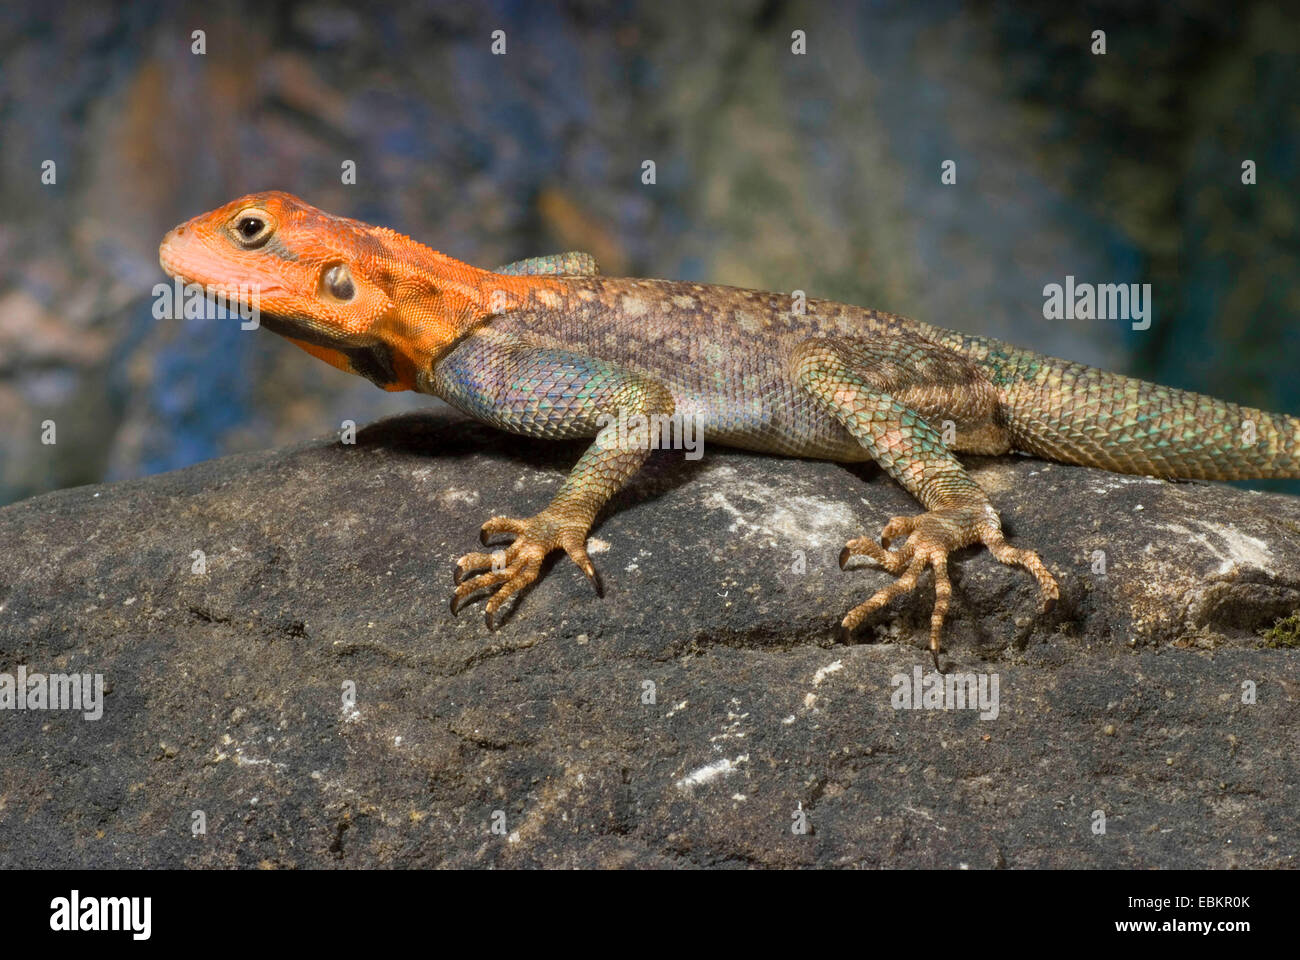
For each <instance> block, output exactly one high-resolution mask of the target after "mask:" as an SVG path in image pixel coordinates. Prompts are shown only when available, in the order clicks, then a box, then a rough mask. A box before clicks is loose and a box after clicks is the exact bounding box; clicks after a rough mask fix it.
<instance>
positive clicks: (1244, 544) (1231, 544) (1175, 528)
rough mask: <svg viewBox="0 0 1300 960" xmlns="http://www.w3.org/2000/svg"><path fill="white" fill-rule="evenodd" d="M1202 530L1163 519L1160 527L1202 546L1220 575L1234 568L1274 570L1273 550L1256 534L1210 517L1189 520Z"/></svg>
mask: <svg viewBox="0 0 1300 960" xmlns="http://www.w3.org/2000/svg"><path fill="white" fill-rule="evenodd" d="M1191 522H1193V523H1195V524H1196V525H1197V526H1198V527H1200V528H1201V530H1202V531H1204V532H1198V531H1196V530H1191V529H1189V528H1187V527H1185V526H1183V525H1182V524H1178V523H1167V524H1165V525H1164V529H1166V530H1168V531H1169V532H1170V533H1174V534H1177V535H1179V536H1183V537H1186V538H1187V542H1188V543H1189V544H1191V545H1192V546H1195V547H1198V548H1201V549H1203V550H1205V551H1206V552H1207V553H1208V554H1209V555H1210V556H1212V557H1214V558H1215V559H1217V560H1218V561H1219V566H1218V568H1217V569H1216V570H1215V573H1217V574H1220V575H1223V574H1228V573H1232V572H1233V571H1234V570H1261V571H1263V572H1264V573H1270V574H1271V573H1273V572H1274V563H1275V561H1274V558H1273V551H1272V550H1271V549H1269V545H1268V544H1267V543H1265V542H1264V541H1263V540H1261V539H1259V538H1258V537H1252V536H1249V535H1248V534H1245V533H1242V532H1241V531H1240V530H1237V529H1234V528H1233V527H1230V526H1227V525H1226V524H1222V523H1217V522H1215V521H1213V520H1193V521H1191Z"/></svg>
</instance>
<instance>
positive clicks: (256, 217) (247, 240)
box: [230, 210, 274, 250]
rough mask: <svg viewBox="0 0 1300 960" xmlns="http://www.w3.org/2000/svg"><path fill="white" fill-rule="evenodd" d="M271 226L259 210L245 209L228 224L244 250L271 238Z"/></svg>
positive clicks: (254, 247)
mask: <svg viewBox="0 0 1300 960" xmlns="http://www.w3.org/2000/svg"><path fill="white" fill-rule="evenodd" d="M273 229H274V228H273V227H272V224H271V220H270V218H269V217H267V216H265V215H263V214H262V212H261V211H260V210H245V211H244V212H243V213H241V214H240V215H239V216H237V217H235V219H234V220H233V221H232V222H231V224H230V232H231V234H232V235H233V236H234V238H235V240H236V241H237V242H238V243H239V245H240V246H241V247H243V248H244V249H245V250H254V249H256V248H257V247H260V246H261V245H262V244H264V243H266V241H267V240H270V239H271V233H272V232H273Z"/></svg>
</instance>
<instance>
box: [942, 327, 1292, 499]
mask: <svg viewBox="0 0 1300 960" xmlns="http://www.w3.org/2000/svg"><path fill="white" fill-rule="evenodd" d="M941 342H943V343H944V345H945V346H949V347H952V348H953V349H957V350H959V352H961V353H965V354H966V355H967V356H969V357H970V358H971V359H972V360H974V361H975V362H976V363H977V364H978V365H979V366H980V367H982V368H983V369H984V370H985V371H986V372H987V373H988V375H989V376H990V377H991V378H992V380H993V382H994V384H995V385H996V386H997V388H998V391H999V394H1000V396H1001V399H1002V408H1003V411H1004V413H1005V415H1006V418H1007V424H1006V426H1007V431H1008V434H1009V436H1010V440H1011V444H1012V447H1013V448H1014V449H1016V450H1020V451H1023V452H1025V453H1030V454H1033V455H1035V456H1040V457H1047V458H1050V459H1053V460H1059V461H1062V462H1064V463H1074V464H1080V465H1083V466H1091V467H1101V468H1103V469H1106V470H1113V471H1116V472H1118V473H1131V474H1147V475H1150V476H1156V477H1164V478H1175V477H1178V478H1191V479H1201V480H1251V479H1256V478H1262V477H1300V419H1297V418H1296V417H1292V416H1287V415H1285V414H1277V413H1268V412H1266V411H1263V410H1256V409H1255V408H1253V407H1247V406H1242V405H1240V404H1236V403H1230V402H1228V401H1226V400H1219V399H1217V398H1215V397H1209V396H1206V395H1204V394H1200V393H1193V392H1191V391H1189V390H1178V389H1175V388H1173V387H1163V386H1160V385H1158V384H1154V383H1148V382H1146V381H1144V380H1137V379H1135V378H1133V377H1126V376H1123V375H1121V374H1117V373H1110V372H1108V371H1105V370H1099V369H1097V368H1095V367H1089V366H1085V365H1084V364H1081V363H1074V362H1072V361H1069V360H1060V359H1057V358H1055V357H1048V356H1044V355H1042V354H1038V353H1034V352H1032V351H1029V350H1022V349H1020V348H1018V347H1013V346H1011V345H1010V344H1006V343H1001V342H999V341H997V340H992V339H989V338H986V337H969V336H965V335H962V334H953V335H950V336H946V337H943V338H942V341H941Z"/></svg>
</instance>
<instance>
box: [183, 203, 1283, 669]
mask: <svg viewBox="0 0 1300 960" xmlns="http://www.w3.org/2000/svg"><path fill="white" fill-rule="evenodd" d="M159 261H160V263H161V264H162V267H163V269H164V270H165V271H166V272H167V273H168V274H169V275H171V276H173V277H180V278H182V279H183V280H185V281H186V282H191V283H199V284H203V285H205V286H210V287H225V288H230V287H232V286H237V285H239V284H252V285H255V287H256V289H257V291H258V294H259V301H258V303H257V306H258V307H259V308H260V313H261V322H262V324H263V325H265V326H267V327H268V328H270V329H271V330H273V331H274V332H276V333H278V334H280V335H282V336H284V337H287V338H288V339H290V340H291V341H293V342H294V343H296V344H297V345H298V346H300V347H302V348H303V349H304V350H307V351H308V352H309V353H311V354H313V355H314V356H317V357H320V358H321V359H323V360H325V361H326V362H328V363H330V364H332V365H333V366H335V367H338V368H339V369H341V370H346V371H349V372H353V373H357V374H360V375H362V376H365V377H367V378H369V379H370V380H372V381H373V382H374V383H376V384H377V385H379V386H380V387H383V388H384V389H386V390H419V391H422V392H425V393H430V394H434V395H436V396H439V397H442V398H443V399H444V400H446V401H447V402H449V403H451V404H452V405H454V406H456V407H459V408H460V409H461V410H464V411H465V412H467V413H469V414H471V415H472V416H474V417H477V418H478V419H480V420H484V421H486V422H488V423H491V424H494V425H496V426H498V427H501V428H502V429H505V430H509V431H511V432H514V433H518V434H522V435H525V436H532V437H553V438H562V437H594V438H596V442H594V443H593V444H592V445H591V447H589V448H588V450H587V452H586V453H584V454H583V456H582V458H581V459H580V460H579V461H578V464H577V466H575V467H574V469H573V472H572V473H571V474H570V475H569V478H568V479H567V480H566V481H565V483H564V485H563V486H562V487H561V489H560V492H559V493H558V494H557V495H556V497H555V499H554V500H553V501H552V502H551V504H550V505H549V506H547V507H546V508H545V509H544V510H542V511H541V513H538V514H537V515H535V516H533V517H530V518H527V519H516V518H510V517H493V518H491V519H490V520H488V521H487V522H486V523H485V524H483V528H482V534H481V537H482V539H483V541H484V543H485V544H486V543H487V538H488V537H489V536H492V535H496V534H507V535H511V536H513V537H514V540H513V542H512V543H511V544H510V546H509V547H508V548H507V549H506V550H505V551H504V552H503V553H498V554H497V555H495V557H494V556H493V555H491V554H487V553H470V554H466V555H465V556H463V557H461V558H460V560H459V561H458V562H457V564H456V578H455V579H456V584H457V585H456V589H455V591H454V593H453V594H452V600H451V609H452V612H453V613H454V612H455V611H456V609H457V607H458V606H459V605H460V604H461V603H462V602H463V601H465V600H466V599H468V598H469V597H470V596H471V595H473V594H475V593H477V592H479V591H480V590H484V589H490V590H491V591H492V592H491V595H490V597H489V599H488V602H487V606H486V616H487V621H488V625H489V626H492V625H493V617H494V615H495V614H496V612H497V611H498V610H499V609H500V608H501V606H502V604H504V603H505V602H506V601H507V600H508V599H509V598H510V597H511V596H513V595H514V594H515V593H517V592H518V591H519V590H521V589H523V588H524V587H526V586H528V585H529V584H531V583H532V582H533V581H534V580H536V578H537V576H538V572H539V570H540V569H541V563H542V560H543V559H544V558H545V557H546V555H547V554H549V553H550V552H552V551H553V550H560V549H562V550H564V551H565V552H566V553H568V555H569V556H570V557H571V558H572V559H573V560H574V562H575V563H577V565H578V566H579V567H580V568H581V569H582V570H583V571H584V572H585V573H586V575H587V576H588V577H589V578H590V579H591V580H592V582H593V583H595V584H596V585H597V589H598V590H599V581H598V580H597V577H596V572H595V568H594V567H593V565H592V563H591V560H590V558H589V557H588V556H587V552H586V540H587V534H588V532H589V531H590V529H591V525H592V523H593V521H594V520H595V518H596V515H597V513H598V512H599V511H600V509H601V508H602V507H603V506H604V505H605V503H607V502H608V500H609V499H610V497H612V496H613V495H614V494H615V493H616V492H617V491H618V490H619V489H620V488H621V487H622V486H623V485H624V484H625V483H626V482H627V481H628V479H629V478H630V477H632V476H633V474H635V473H636V471H637V470H638V469H639V468H640V467H641V464H642V463H644V462H645V460H646V458H647V457H648V456H649V453H650V449H649V445H648V444H647V443H646V442H645V437H644V436H637V435H635V434H628V433H626V432H624V433H617V432H616V431H614V430H613V429H611V428H608V427H606V428H605V429H604V430H602V426H603V424H604V423H605V421H602V420H601V419H600V418H601V417H602V415H610V416H618V415H619V414H620V413H621V414H622V415H623V416H624V418H626V417H628V416H629V415H631V414H644V415H646V416H651V415H661V416H667V415H671V414H674V413H676V414H677V415H679V416H691V415H697V416H698V417H700V418H701V423H702V426H703V429H704V432H705V436H706V437H707V439H708V442H712V443H722V444H726V445H730V446H736V447H744V448H747V449H751V450H758V451H762V452H767V453H775V454H784V455H789V456H799V457H815V458H822V459H831V460H839V461H858V460H866V459H872V460H875V461H876V462H877V463H879V464H880V466H881V467H883V468H884V469H885V470H886V471H887V472H888V473H889V475H890V476H892V477H894V479H896V480H897V481H898V482H899V483H901V484H902V485H903V486H904V487H905V488H906V489H907V490H908V491H909V492H910V493H911V494H912V495H913V496H914V497H916V499H917V500H919V501H920V502H921V504H922V505H923V506H924V507H925V508H926V512H924V513H921V514H918V515H916V516H913V517H894V518H893V519H892V520H890V521H889V523H888V524H887V525H886V526H885V528H884V530H883V532H882V534H881V538H880V542H879V543H877V542H876V541H874V540H872V539H870V538H866V537H863V538H859V539H855V540H851V541H849V543H848V545H847V546H846V547H845V548H844V552H843V553H842V554H841V556H840V565H841V567H842V566H844V564H845V563H846V562H847V561H848V559H849V558H851V557H853V556H866V557H869V558H870V559H872V560H875V561H876V562H877V563H879V564H880V565H881V566H882V567H884V568H885V569H886V570H888V571H889V572H891V573H894V574H896V575H897V576H898V579H897V580H896V581H895V582H894V583H893V584H892V585H890V586H888V587H886V588H884V589H882V590H880V591H878V592H877V593H876V594H875V595H874V596H873V597H871V598H870V599H869V600H867V601H866V602H865V603H863V604H861V605H859V606H858V607H855V608H854V609H853V610H851V611H849V613H848V614H847V615H846V616H845V617H844V619H843V628H844V629H845V630H846V631H851V630H853V629H854V628H856V627H857V626H858V625H859V624H860V623H861V622H862V621H863V620H864V619H865V618H866V617H867V616H868V615H869V614H871V613H872V612H874V611H875V610H877V609H879V608H881V607H883V606H885V605H886V604H887V603H888V602H889V601H890V600H891V599H893V598H894V597H895V596H897V595H899V594H901V593H905V592H907V591H909V590H911V589H913V588H914V587H915V586H916V584H917V582H918V579H919V577H920V575H921V574H922V573H923V572H924V571H925V569H926V568H927V567H929V568H930V569H932V570H933V571H934V578H935V606H934V614H933V616H932V618H931V630H930V649H931V651H932V653H933V654H934V655H935V663H936V665H937V664H938V651H939V649H940V638H941V635H942V628H943V621H944V617H945V615H946V613H947V609H948V604H949V599H950V597H951V594H952V587H951V584H950V582H949V580H948V574H947V564H948V555H949V554H950V553H951V552H952V551H953V550H956V549H959V548H961V547H964V546H967V545H970V544H973V543H982V544H984V545H985V546H987V547H988V548H989V550H990V551H991V552H992V553H993V555H994V557H996V558H997V559H998V560H1000V561H1002V562H1003V563H1007V564H1014V565H1018V566H1022V567H1024V568H1025V569H1027V570H1028V571H1029V572H1030V573H1031V574H1032V575H1033V576H1034V577H1035V578H1036V579H1037V581H1038V584H1039V588H1040V594H1041V598H1042V608H1043V609H1044V610H1046V609H1047V608H1048V607H1050V606H1051V604H1052V603H1054V602H1055V600H1056V599H1057V595H1058V589H1057V584H1056V580H1055V578H1054V577H1053V576H1052V574H1051V573H1050V572H1049V571H1048V570H1047V568H1046V567H1045V566H1044V565H1043V563H1042V561H1041V560H1040V559H1039V557H1038V555H1037V554H1036V553H1034V552H1033V551H1031V550H1024V549H1019V548H1016V547H1012V546H1011V545H1010V544H1008V543H1007V542H1006V541H1005V539H1004V538H1003V536H1002V530H1001V524H1000V522H999V519H998V515H997V512H996V511H995V510H994V509H993V506H992V504H991V503H990V502H989V499H988V497H987V495H985V493H984V491H983V490H981V489H980V488H979V487H978V486H977V485H976V484H975V482H974V481H973V480H971V478H970V477H969V475H967V473H966V471H965V469H964V468H963V467H962V465H961V463H960V462H959V461H958V460H957V458H956V457H955V456H954V452H967V453H985V454H997V453H1006V452H1009V451H1011V450H1019V451H1022V452H1025V453H1031V454H1035V455H1038V456H1042V457H1048V458H1051V459H1055V460H1061V461H1064V462H1066V463H1076V464H1084V465H1088V466H1095V467H1103V468H1105V469H1108V470H1115V471H1118V472H1122V473H1142V474H1151V475H1154V476H1159V477H1200V478H1205V479H1211V480H1237V479H1248V478H1252V477H1294V476H1300V421H1298V420H1296V418H1294V417H1289V416H1283V415H1279V414H1269V413H1265V412H1263V411H1259V410H1253V409H1251V408H1249V407H1241V406H1238V405H1236V404H1232V403H1227V402H1225V401H1222V400H1216V399H1213V398H1211V397H1204V396H1200V395H1198V394H1193V393H1188V392H1185V391H1181V390H1174V389H1170V388H1167V387H1160V386H1156V385H1154V384H1149V383H1144V382H1142V381H1140V380H1134V379H1131V378H1129V377H1123V376H1120V375H1118V374H1113V373H1107V372H1105V371H1102V370H1097V369H1094V368H1090V367H1085V366H1082V365H1081V364H1076V363H1071V362H1069V361H1065V360H1057V359H1053V358H1051V357H1045V356H1042V355H1040V354H1036V353H1033V352H1031V351H1028V350H1021V349H1019V348H1017V347H1013V346H1010V345H1008V344H1005V343H1001V342H999V341H996V340H991V339H988V338H984V337H974V336H968V335H965V334H960V333H954V332H951V331H948V330H943V329H940V328H938V327H933V326H930V325H928V324H923V323H918V322H915V321H911V320H907V319H904V318H902V317H897V316H893V315H891V314H887V313H880V312H878V311H875V310H867V309H863V308H860V307H854V306H849V305H846V304H841V303H834V302H831V301H826V300H808V301H807V303H806V306H805V307H804V309H803V311H802V312H801V313H799V312H795V311H794V306H793V302H792V300H791V299H790V298H789V297H787V296H784V295H781V294H775V293H762V292H759V291H753V290H740V289H736V288H733V287H722V286H705V285H702V284H694V283H676V282H672V281H667V280H638V279H615V278H607V277H601V276H599V275H598V272H597V270H596V265H595V263H594V261H592V259H591V258H590V256H588V255H586V254H581V253H568V254H557V255H554V256H549V257H537V258H534V259H531V260H524V261H520V262H518V263H514V264H509V265H507V266H505V267H499V268H498V269H497V270H495V271H489V270H481V269H478V268H476V267H472V266H470V265H469V264H466V263H461V262H460V261H458V260H454V259H452V258H451V257H447V256H444V255H443V254H440V253H436V252H434V251H433V250H430V249H429V248H428V247H425V246H422V245H421V244H418V243H416V242H414V241H412V240H410V239H409V238H407V237H404V236H401V235H399V234H397V233H394V232H393V231H391V230H387V229H384V228H381V227H373V226H370V225H368V224H364V223H360V222H358V221H355V220H348V219H344V218H341V217H334V216H330V215H329V214H327V213H325V212H323V211H321V210H318V209H316V208H315V207H312V206H309V205H308V204H306V203H304V202H303V201H301V200H299V199H297V198H296V197H293V196H291V195H289V194H286V193H279V192H268V193H259V194H250V195H249V196H246V197H241V198H240V199H238V200H235V201H234V202H232V203H229V204H227V205H226V206H224V207H221V208H219V209H217V210H214V211H212V212H210V213H206V214H204V215H202V216H200V217H196V218H195V219H193V220H191V221H189V222H188V223H185V224H183V225H181V226H179V227H177V228H175V229H174V230H172V231H171V232H170V233H169V234H168V235H167V236H166V237H165V238H164V239H163V243H162V246H161V248H160V250H159ZM945 427H946V429H947V431H950V432H951V433H952V436H951V438H950V442H948V443H945V442H944V432H945ZM899 538H905V540H904V542H903V543H902V545H901V546H899V547H897V548H895V549H892V550H891V549H889V547H890V543H891V541H893V540H896V539H899ZM494 559H495V560H496V561H497V562H496V564H495V566H494V565H493V561H494ZM489 568H491V569H489Z"/></svg>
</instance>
